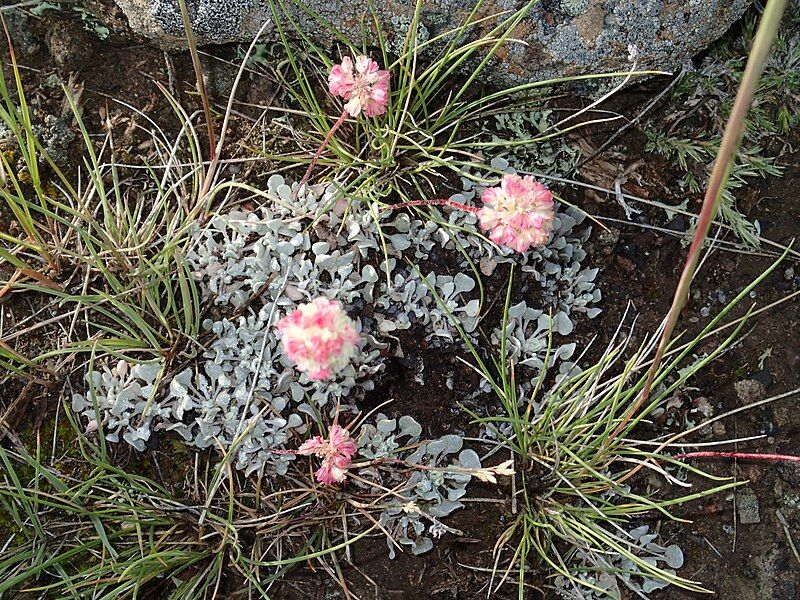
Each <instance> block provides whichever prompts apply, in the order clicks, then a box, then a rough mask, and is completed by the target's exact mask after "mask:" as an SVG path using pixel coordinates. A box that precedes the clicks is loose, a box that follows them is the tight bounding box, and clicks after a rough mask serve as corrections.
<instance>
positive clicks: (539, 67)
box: [115, 0, 750, 83]
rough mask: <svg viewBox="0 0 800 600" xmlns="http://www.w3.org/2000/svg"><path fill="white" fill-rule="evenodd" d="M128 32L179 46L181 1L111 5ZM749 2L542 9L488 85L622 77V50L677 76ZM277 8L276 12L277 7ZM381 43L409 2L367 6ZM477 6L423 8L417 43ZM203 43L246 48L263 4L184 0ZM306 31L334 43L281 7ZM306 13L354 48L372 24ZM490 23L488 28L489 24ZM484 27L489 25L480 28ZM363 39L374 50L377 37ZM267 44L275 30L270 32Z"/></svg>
mask: <svg viewBox="0 0 800 600" xmlns="http://www.w3.org/2000/svg"><path fill="white" fill-rule="evenodd" d="M115 1H116V2H117V4H118V5H119V6H120V7H121V8H122V9H123V11H124V12H125V14H126V16H127V17H128V20H129V23H130V26H131V28H132V29H133V30H134V31H135V32H136V33H139V34H142V35H144V36H146V37H148V38H150V39H152V40H153V41H154V42H155V43H156V44H158V45H160V46H162V47H165V48H176V47H180V46H182V45H183V39H182V35H183V24H182V20H181V15H180V8H179V4H178V0H115ZM749 2H750V0H540V1H539V2H538V3H537V4H535V5H534V6H533V8H531V9H529V12H528V14H527V15H526V16H525V17H524V18H523V20H522V22H521V23H520V24H519V25H518V27H517V28H516V30H515V31H514V36H513V37H515V38H518V39H520V40H524V41H525V42H526V45H524V46H523V45H522V44H518V43H517V44H508V45H506V46H505V47H504V48H501V49H500V51H499V52H498V58H499V59H500V60H499V61H498V62H499V64H498V65H497V68H493V69H491V71H492V76H493V77H494V78H496V80H497V81H498V82H501V83H512V82H513V83H518V82H521V81H533V80H542V79H546V78H551V77H557V76H564V75H575V74H583V73H598V72H607V71H614V70H618V69H621V68H623V69H624V68H626V67H627V65H628V62H627V58H628V49H627V48H628V45H629V44H635V45H636V46H637V47H638V50H639V55H640V58H641V67H644V68H651V69H660V70H674V69H677V68H679V67H680V66H681V65H682V64H683V63H684V61H685V60H686V59H687V58H689V57H691V56H693V55H694V54H696V53H697V52H698V51H700V50H702V49H704V48H705V47H706V46H708V45H709V44H710V43H711V42H712V41H714V40H715V39H717V38H718V37H719V36H721V35H722V33H724V31H725V30H726V29H727V28H728V27H729V26H730V25H731V24H732V23H733V22H734V21H735V20H736V19H738V18H739V17H740V16H741V15H742V13H743V12H744V10H745V8H746V7H747V5H748V4H749ZM275 4H276V5H278V4H280V3H279V2H275ZM373 4H374V6H375V9H376V12H377V15H378V19H379V20H380V23H381V28H382V30H383V33H384V36H385V39H386V40H387V43H388V45H389V47H390V49H391V48H395V49H396V48H398V47H400V45H401V44H402V41H403V39H404V36H405V35H406V32H407V30H408V27H409V25H410V23H411V22H412V16H413V12H414V5H415V3H414V2H412V1H410V0H375V2H373ZM475 4H476V2H475V1H474V0H472V1H471V0H433V1H430V0H425V2H424V4H423V6H424V8H423V11H422V21H423V23H422V25H420V27H419V31H418V36H419V39H420V40H425V39H428V38H430V37H432V36H435V35H438V34H440V33H442V32H446V31H449V30H451V29H452V28H454V27H456V26H458V25H459V24H460V23H461V22H463V20H464V19H465V17H467V16H468V15H469V13H470V12H471V11H472V9H473V8H474V6H475ZM187 5H188V8H189V13H190V15H191V18H192V25H193V29H194V31H195V33H196V35H197V36H198V38H199V40H200V42H201V43H207V44H208V43H226V42H233V41H241V42H249V41H251V40H252V38H253V37H254V36H255V34H256V33H257V31H258V30H259V28H260V27H261V24H262V23H263V22H264V21H265V20H267V19H269V18H270V17H271V9H270V0H187ZM284 5H285V6H286V7H288V10H289V11H291V12H292V13H293V14H294V16H295V17H296V18H297V19H298V20H299V21H300V22H301V23H302V25H303V29H304V31H306V32H307V33H309V34H310V35H311V37H312V38H314V39H316V40H317V41H318V42H320V43H322V44H328V43H330V41H331V39H332V38H333V36H332V35H331V34H330V33H329V32H327V31H325V30H324V28H323V27H322V26H320V25H319V24H318V23H315V22H314V20H313V19H311V18H310V17H309V16H308V15H307V14H304V13H303V11H302V10H300V9H299V8H298V4H297V3H296V2H294V1H293V0H285V3H284ZM524 5H525V3H524V2H521V1H520V0H486V1H484V2H482V4H481V6H480V7H479V8H478V10H477V13H476V14H477V16H480V17H485V16H490V15H497V14H498V13H500V12H501V11H508V10H512V11H513V10H517V9H520V8H521V7H523V6H524ZM305 6H307V7H308V8H309V9H310V10H312V11H315V12H316V13H317V14H319V15H320V16H321V17H323V18H324V19H327V20H328V21H330V22H332V23H334V24H335V25H336V27H337V28H338V29H340V30H341V31H342V32H343V33H344V35H346V36H347V37H349V39H351V40H353V41H354V42H356V44H358V42H359V40H361V39H362V35H361V28H362V22H363V23H368V24H370V23H373V21H372V20H371V19H370V15H369V9H368V6H369V3H367V2H364V1H355V0H305ZM491 22H492V23H494V22H495V20H494V19H493V20H492V21H491ZM481 26H482V27H485V26H486V25H485V24H484V25H481ZM372 29H373V31H370V32H369V33H368V35H367V37H368V39H369V38H370V37H371V39H372V41H374V40H375V31H374V27H372ZM268 32H269V34H274V33H275V31H274V27H272V26H271V25H270V26H268Z"/></svg>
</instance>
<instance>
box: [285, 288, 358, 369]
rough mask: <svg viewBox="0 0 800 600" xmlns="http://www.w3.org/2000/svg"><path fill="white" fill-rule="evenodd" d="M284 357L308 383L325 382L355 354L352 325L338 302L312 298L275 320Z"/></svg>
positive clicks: (353, 325) (354, 330) (355, 334)
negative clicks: (322, 380) (280, 336)
mask: <svg viewBox="0 0 800 600" xmlns="http://www.w3.org/2000/svg"><path fill="white" fill-rule="evenodd" d="M278 331H280V332H281V334H282V336H283V348H284V350H285V351H286V355H287V356H288V357H289V359H290V360H292V361H293V362H294V363H295V364H296V365H297V368H298V369H299V370H300V371H303V372H305V373H306V375H308V378H309V379H310V380H312V381H319V380H321V379H328V378H329V377H330V376H331V375H333V373H335V372H336V371H339V370H340V369H342V368H344V367H345V366H346V365H347V363H349V362H350V359H352V358H353V355H354V354H355V351H356V344H357V343H358V340H359V337H358V333H357V332H356V328H355V324H354V323H353V321H351V320H350V319H349V318H348V317H347V314H346V313H345V312H344V310H343V309H342V307H341V305H340V304H339V303H338V302H331V301H330V300H328V299H327V298H316V299H315V300H314V301H313V302H309V303H308V304H301V305H300V306H299V307H298V308H297V310H295V311H293V312H292V313H291V314H289V315H286V316H285V317H283V318H282V319H281V320H280V321H278Z"/></svg>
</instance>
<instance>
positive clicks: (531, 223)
mask: <svg viewBox="0 0 800 600" xmlns="http://www.w3.org/2000/svg"><path fill="white" fill-rule="evenodd" d="M481 200H482V201H483V206H482V207H481V208H480V210H479V211H478V217H479V218H480V224H481V227H482V228H483V229H485V230H486V231H488V232H489V239H490V240H492V241H493V242H494V243H496V244H501V245H503V246H508V247H509V248H512V249H513V250H516V251H517V252H525V251H526V250H527V249H528V248H529V247H530V246H544V245H545V244H546V243H547V240H548V239H550V232H551V231H552V230H553V216H554V215H553V195H552V194H551V193H550V190H548V189H547V187H546V186H544V185H543V184H541V183H539V182H538V181H534V180H533V178H532V177H530V176H527V175H526V176H525V177H520V176H519V175H504V176H503V179H502V181H501V182H500V186H499V187H493V188H486V189H485V190H484V192H483V195H482V196H481Z"/></svg>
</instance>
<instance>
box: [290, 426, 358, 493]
mask: <svg viewBox="0 0 800 600" xmlns="http://www.w3.org/2000/svg"><path fill="white" fill-rule="evenodd" d="M355 453H356V443H355V442H354V441H353V440H351V439H350V433H349V432H348V431H347V430H346V429H343V428H342V427H339V426H338V425H332V426H331V429H330V431H329V432H328V439H327V440H326V439H324V438H322V437H321V436H318V435H316V436H314V437H313V438H311V439H310V440H308V441H306V442H304V443H303V444H302V445H301V446H300V447H299V448H298V449H297V454H302V455H303V456H311V455H312V454H313V455H315V456H317V457H318V458H321V459H322V466H320V468H319V469H318V470H317V472H316V473H315V474H314V475H315V476H316V478H317V481H319V482H320V483H324V484H325V485H333V484H334V483H341V482H342V481H344V478H345V475H346V473H347V468H348V467H349V466H350V463H351V462H352V460H353V454H355Z"/></svg>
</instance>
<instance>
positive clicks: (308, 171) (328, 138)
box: [293, 110, 349, 198]
mask: <svg viewBox="0 0 800 600" xmlns="http://www.w3.org/2000/svg"><path fill="white" fill-rule="evenodd" d="M348 114H349V113H348V112H347V111H346V110H343V111H342V114H341V115H340V116H339V119H338V120H337V121H336V123H334V124H333V127H331V129H330V131H329V132H328V135H326V136H325V139H324V140H323V141H322V144H321V145H320V147H319V148H317V151H316V152H315V153H314V157H313V158H312V159H311V164H310V165H308V169H306V174H305V175H303V178H302V179H301V180H300V184H299V185H298V186H297V187H296V188H295V190H294V194H293V195H294V197H295V198H296V197H297V194H299V193H300V189H301V188H302V187H303V185H305V183H306V181H308V178H309V177H311V171H313V170H314V167H316V166H317V161H318V160H319V157H320V156H321V155H322V151H323V150H325V148H327V147H328V144H330V142H331V138H332V137H333V134H334V133H336V130H337V129H339V127H341V125H342V123H344V121H345V119H346V118H347V116H348Z"/></svg>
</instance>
